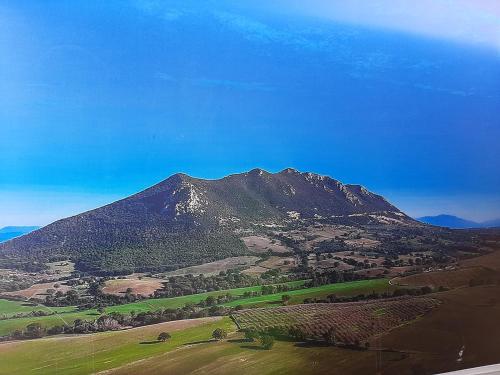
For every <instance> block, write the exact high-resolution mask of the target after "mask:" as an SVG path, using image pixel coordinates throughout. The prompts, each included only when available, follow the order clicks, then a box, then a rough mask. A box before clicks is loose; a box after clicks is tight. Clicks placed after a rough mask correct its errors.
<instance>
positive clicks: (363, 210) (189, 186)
mask: <svg viewBox="0 0 500 375" xmlns="http://www.w3.org/2000/svg"><path fill="white" fill-rule="evenodd" d="M316 219H317V220H321V219H329V220H335V221H336V222H337V223H341V224H342V223H351V222H354V221H356V222H359V223H361V224H370V223H375V224H378V225H380V224H381V223H382V224H384V225H385V224H389V223H399V224H402V223H407V224H411V225H419V223H417V222H416V221H414V220H413V219H411V218H410V217H408V216H406V215H405V214H404V213H402V212H401V211H400V210H399V209H398V208H396V207H395V206H393V205H392V204H390V203H389V202H387V201H386V200H385V199H384V198H383V197H381V196H379V195H377V194H374V193H372V192H369V191H368V190H367V189H365V188H364V187H362V186H360V185H348V184H343V183H341V182H339V181H337V180H334V179H332V178H330V177H327V176H321V175H318V174H315V173H309V172H308V173H301V172H299V171H297V170H295V169H291V168H288V169H285V170H283V171H281V172H279V173H268V172H266V171H264V170H261V169H253V170H251V171H249V172H246V173H241V174H234V175H230V176H227V177H224V178H222V179H218V180H204V179H199V178H193V177H190V176H187V175H185V174H175V175H173V176H171V177H169V178H168V179H166V180H164V181H162V182H160V183H158V184H156V185H154V186H152V187H151V188H148V189H146V190H144V191H142V192H140V193H137V194H135V195H132V196H130V197H128V198H125V199H122V200H120V201H117V202H114V203H111V204H109V205H107V206H104V207H100V208H98V209H95V210H92V211H88V212H85V213H82V214H79V215H76V216H73V217H70V218H67V219H62V220H59V221H56V222H54V223H52V224H50V225H48V226H46V227H44V228H41V229H40V230H37V231H35V232H32V233H30V234H28V235H25V236H23V237H20V238H15V239H13V240H11V241H9V242H5V243H2V244H0V256H4V257H5V258H4V259H14V258H16V259H22V260H23V261H25V260H26V259H33V260H36V261H44V260H46V259H49V258H51V257H57V256H69V257H71V258H72V259H73V260H75V261H76V266H77V268H78V269H80V270H86V271H90V272H94V271H103V270H106V271H109V270H131V269H132V270H138V269H143V270H144V269H153V268H155V267H158V266H162V267H163V266H164V265H170V266H172V268H177V267H180V266H186V265H193V264H200V263H206V262H210V261H214V260H218V259H222V258H226V257H231V256H239V255H247V254H248V253H249V250H248V249H247V247H246V246H245V244H244V242H243V241H242V240H241V237H242V236H243V233H249V232H250V233H251V232H252V231H256V230H259V228H264V229H266V230H270V229H269V228H275V227H278V225H298V223H300V222H301V221H302V220H316ZM382 219H383V220H382ZM294 223H295V224H294Z"/></svg>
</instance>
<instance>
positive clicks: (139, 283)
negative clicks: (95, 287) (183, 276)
mask: <svg viewBox="0 0 500 375" xmlns="http://www.w3.org/2000/svg"><path fill="white" fill-rule="evenodd" d="M162 287H163V284H162V280H160V279H155V278H151V277H148V278H146V277H144V278H142V279H139V278H137V277H131V278H126V279H116V280H108V281H106V284H105V285H104V287H103V288H102V291H103V292H104V293H106V294H115V295H123V294H125V292H126V291H127V289H128V288H130V289H132V292H131V293H132V294H138V295H142V296H145V297H147V296H149V295H150V294H153V293H154V291H155V290H157V289H160V288H162Z"/></svg>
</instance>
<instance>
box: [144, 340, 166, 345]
mask: <svg viewBox="0 0 500 375" xmlns="http://www.w3.org/2000/svg"><path fill="white" fill-rule="evenodd" d="M160 342H161V341H158V340H155V341H142V342H140V343H139V344H141V345H151V344H159V343H160Z"/></svg>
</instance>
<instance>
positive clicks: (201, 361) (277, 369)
mask: <svg viewBox="0 0 500 375" xmlns="http://www.w3.org/2000/svg"><path fill="white" fill-rule="evenodd" d="M233 337H234V338H232V339H230V340H227V341H222V342H211V343H201V344H198V345H195V346H193V347H190V348H186V349H183V350H175V351H172V352H170V353H166V354H164V355H159V356H154V357H151V358H148V359H146V360H144V361H141V362H140V363H135V364H134V363H132V364H130V365H126V366H123V367H121V368H117V369H115V370H111V371H110V372H109V373H108V374H110V375H136V374H141V375H158V374H175V375H184V374H204V375H233V374H245V375H271V374H272V375H296V374H297V375H316V374H337V375H340V374H342V375H353V374H373V373H375V372H376V371H377V367H376V364H377V360H379V361H380V362H382V363H383V364H384V366H385V364H391V363H393V362H394V361H397V360H400V359H401V357H402V356H401V354H399V353H391V352H376V351H355V350H348V349H340V348H335V347H327V346H315V347H306V346H300V345H296V344H295V343H293V342H284V341H276V342H275V344H274V346H273V348H272V349H271V350H260V348H259V347H258V343H255V342H254V343H249V342H246V341H244V340H238V339H237V338H239V337H240V336H239V334H236V335H235V336H233Z"/></svg>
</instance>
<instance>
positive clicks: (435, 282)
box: [393, 267, 499, 288]
mask: <svg viewBox="0 0 500 375" xmlns="http://www.w3.org/2000/svg"><path fill="white" fill-rule="evenodd" d="M498 277H499V276H498V273H496V272H495V271H493V270H491V269H488V268H484V267H467V268H459V269H455V270H443V271H433V272H424V273H419V274H416V275H411V276H406V277H398V278H395V279H394V280H393V283H395V284H397V285H402V286H425V285H427V286H430V287H432V288H438V287H440V286H444V287H447V288H457V287H460V286H466V285H469V283H471V281H481V282H485V283H491V282H492V281H493V280H495V279H498Z"/></svg>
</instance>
